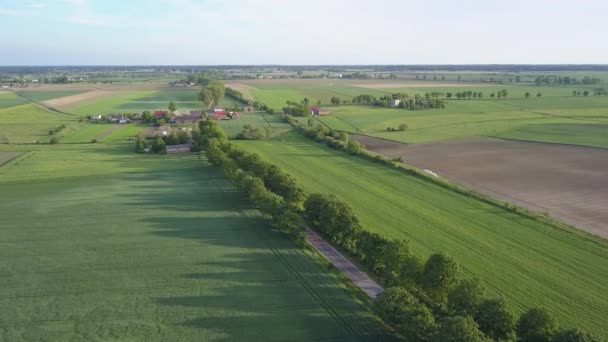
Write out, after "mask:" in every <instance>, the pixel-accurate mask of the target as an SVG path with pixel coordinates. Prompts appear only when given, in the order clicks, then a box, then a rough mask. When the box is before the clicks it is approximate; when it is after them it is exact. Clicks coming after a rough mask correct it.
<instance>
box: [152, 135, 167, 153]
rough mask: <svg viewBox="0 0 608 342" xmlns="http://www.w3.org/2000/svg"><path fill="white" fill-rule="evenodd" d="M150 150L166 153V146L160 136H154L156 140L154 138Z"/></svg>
mask: <svg viewBox="0 0 608 342" xmlns="http://www.w3.org/2000/svg"><path fill="white" fill-rule="evenodd" d="M151 149H152V152H154V153H159V154H165V153H167V146H166V144H165V141H164V140H163V139H161V138H156V140H154V143H153V144H152V148H151Z"/></svg>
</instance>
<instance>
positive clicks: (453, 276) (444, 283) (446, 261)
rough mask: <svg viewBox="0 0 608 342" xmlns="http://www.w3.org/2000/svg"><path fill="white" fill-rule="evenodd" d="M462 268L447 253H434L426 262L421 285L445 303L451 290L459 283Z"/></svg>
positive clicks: (431, 295)
mask: <svg viewBox="0 0 608 342" xmlns="http://www.w3.org/2000/svg"><path fill="white" fill-rule="evenodd" d="M459 274H460V268H459V267H458V264H457V263H456V260H454V258H452V257H451V256H449V255H447V254H445V253H438V254H433V255H431V257H430V258H429V259H428V260H427V261H426V263H425V264H424V269H423V270H422V275H421V278H422V279H421V283H422V284H421V285H422V287H423V289H424V290H425V291H426V293H427V294H428V295H429V296H430V297H431V298H433V299H434V300H435V301H436V302H438V303H445V301H446V300H447V295H448V293H449V292H450V290H451V289H452V288H453V287H454V286H455V285H456V284H457V283H458V276H459Z"/></svg>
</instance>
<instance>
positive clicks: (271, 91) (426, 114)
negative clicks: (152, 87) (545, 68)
mask: <svg viewBox="0 0 608 342" xmlns="http://www.w3.org/2000/svg"><path fill="white" fill-rule="evenodd" d="M243 83H245V84H247V85H248V86H249V87H251V88H249V89H248V92H249V93H251V94H252V95H253V96H254V98H255V99H256V100H258V101H260V102H263V103H265V104H268V105H270V106H271V107H275V108H282V107H284V106H285V102H286V100H290V101H296V102H299V101H301V100H302V99H303V98H304V97H308V98H309V99H310V100H311V102H312V103H315V102H316V100H321V101H322V102H323V103H324V104H327V103H329V99H330V98H331V97H332V96H337V97H339V98H341V99H346V100H350V99H351V98H352V96H356V95H360V94H369V95H373V96H376V97H378V96H383V95H387V94H391V93H397V92H399V93H407V94H409V95H410V96H413V95H414V94H421V95H422V94H424V93H427V92H441V93H447V92H452V93H455V92H458V91H468V90H471V91H475V92H479V91H481V92H483V93H484V98H483V99H471V100H468V99H466V100H465V99H463V100H460V99H450V100H446V101H447V104H446V108H445V109H432V110H421V111H407V110H401V109H392V108H379V107H371V106H337V107H333V106H332V107H330V109H331V111H332V115H330V116H326V117H320V118H318V120H320V121H321V122H322V123H323V124H325V125H326V126H327V127H329V128H331V129H332V130H337V131H344V132H351V133H357V134H368V135H372V136H377V137H381V138H385V139H390V140H396V141H401V142H405V143H424V142H432V141H440V140H448V139H455V138H468V137H477V136H505V137H516V136H522V137H525V139H526V140H536V139H535V137H536V136H538V140H537V141H549V142H560V143H577V144H582V145H588V146H599V147H603V146H605V143H604V142H603V141H604V140H605V135H604V131H602V130H601V129H597V130H590V129H589V130H586V133H585V134H592V135H593V136H592V137H588V138H573V136H574V135H576V134H575V133H572V132H570V129H568V130H563V129H560V130H556V129H555V127H556V126H555V125H579V124H596V123H608V96H572V91H573V90H584V89H590V90H592V88H593V86H589V85H574V86H541V87H537V86H532V85H529V84H527V83H523V84H521V85H512V84H508V85H502V84H498V85H497V84H491V83H490V84H474V83H473V84H466V83H461V84H458V86H454V85H451V86H444V85H442V84H443V83H442V82H435V83H432V82H416V81H398V80H333V79H323V80H299V81H294V80H272V81H269V80H266V81H244V82H243ZM404 84H405V85H407V86H404ZM418 84H425V85H426V86H418ZM433 84H436V85H437V86H433V87H431V85H433ZM501 89H506V90H507V91H508V92H509V96H508V98H506V99H501V100H498V99H492V98H490V94H491V93H496V92H497V91H498V90H501ZM526 92H529V93H531V95H532V97H531V98H528V99H527V98H525V96H524V95H525V93H526ZM537 93H541V94H542V96H541V97H540V98H537V97H536V94H537ZM403 123H405V124H407V125H408V127H409V128H408V130H407V131H406V132H387V131H386V129H387V128H389V127H392V128H397V127H398V126H399V125H400V124H403ZM571 127H575V126H571ZM545 128H546V130H545ZM539 130H540V131H539ZM575 130H578V129H575ZM524 132H528V133H524ZM537 133H538V134H537ZM572 139H574V140H572Z"/></svg>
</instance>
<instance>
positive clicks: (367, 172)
mask: <svg viewBox="0 0 608 342" xmlns="http://www.w3.org/2000/svg"><path fill="white" fill-rule="evenodd" d="M237 144H239V146H242V147H244V148H245V149H248V150H250V151H252V152H257V153H259V154H261V155H262V157H263V158H264V159H265V160H268V161H269V162H271V163H273V164H276V165H278V166H280V167H282V168H284V169H285V170H286V171H287V172H289V173H290V174H292V175H293V176H294V177H296V179H297V180H298V183H299V184H300V185H301V186H302V187H303V188H304V189H305V190H306V191H307V192H309V193H312V192H322V193H331V194H335V195H336V196H338V197H339V198H341V199H342V200H344V201H346V202H348V203H349V204H350V205H351V206H352V207H353V209H354V211H355V212H356V213H357V214H358V216H359V218H360V219H361V221H362V223H363V225H364V227H365V229H368V230H370V231H374V232H378V233H380V234H382V235H385V236H389V237H393V238H401V239H407V240H409V241H410V242H411V247H412V249H413V250H414V251H415V252H416V253H420V254H421V255H424V256H428V255H430V254H431V253H433V252H438V251H445V252H447V253H449V254H450V255H452V256H453V257H454V258H456V260H457V261H458V263H459V264H460V265H462V267H463V269H464V272H465V274H466V275H467V276H470V277H478V278H480V279H482V280H483V281H484V282H486V283H487V284H488V286H489V289H490V291H491V292H492V293H493V294H494V295H502V296H505V297H506V298H508V299H509V301H510V302H511V303H512V304H513V305H514V307H515V308H516V309H517V311H518V312H522V311H523V310H524V309H526V308H529V307H531V306H534V305H542V306H546V307H548V308H549V309H550V310H551V311H553V312H554V313H555V314H556V315H557V317H558V318H559V321H560V322H561V323H562V324H563V325H564V326H579V327H582V328H585V329H587V330H589V331H592V332H594V333H596V334H600V335H601V336H604V337H606V336H608V329H607V328H606V325H605V324H604V323H605V322H606V321H607V320H608V297H605V296H604V295H603V294H604V293H606V292H607V291H608V285H607V284H608V243H607V242H606V241H605V240H602V239H600V238H596V237H592V236H590V235H588V234H585V233H582V232H579V231H576V230H574V229H567V230H564V229H560V228H556V227H554V226H551V225H549V224H546V223H543V222H540V221H537V220H534V219H530V218H526V217H524V216H520V215H518V214H515V213H513V212H509V211H507V210H505V209H502V208H498V207H495V206H492V205H490V204H486V203H484V202H481V201H479V200H476V199H474V198H471V197H468V196H465V195H462V194H459V193H456V192H454V191H452V190H449V189H447V188H444V187H442V186H439V185H437V184H433V183H431V182H429V181H426V180H424V179H420V178H417V177H414V176H412V175H408V174H405V173H403V172H400V171H398V170H395V169H391V168H389V167H386V166H384V165H380V164H376V163H373V162H370V161H367V160H364V159H362V158H358V157H351V156H348V155H346V154H344V153H342V152H338V151H335V150H332V149H329V148H328V147H325V146H323V145H321V144H318V143H315V142H312V141H310V140H307V139H306V138H304V137H301V136H299V135H298V134H296V133H290V134H286V135H283V136H281V137H279V138H277V139H276V140H274V141H248V142H237Z"/></svg>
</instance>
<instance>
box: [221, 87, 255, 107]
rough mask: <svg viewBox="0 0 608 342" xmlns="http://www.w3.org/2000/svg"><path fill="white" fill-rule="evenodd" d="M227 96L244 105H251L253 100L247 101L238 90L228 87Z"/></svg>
mask: <svg viewBox="0 0 608 342" xmlns="http://www.w3.org/2000/svg"><path fill="white" fill-rule="evenodd" d="M226 95H228V96H230V97H232V98H233V99H235V100H238V101H239V102H241V103H242V104H245V105H251V100H248V99H246V98H245V96H244V95H243V93H241V92H240V91H238V90H235V89H232V88H230V87H226Z"/></svg>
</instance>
